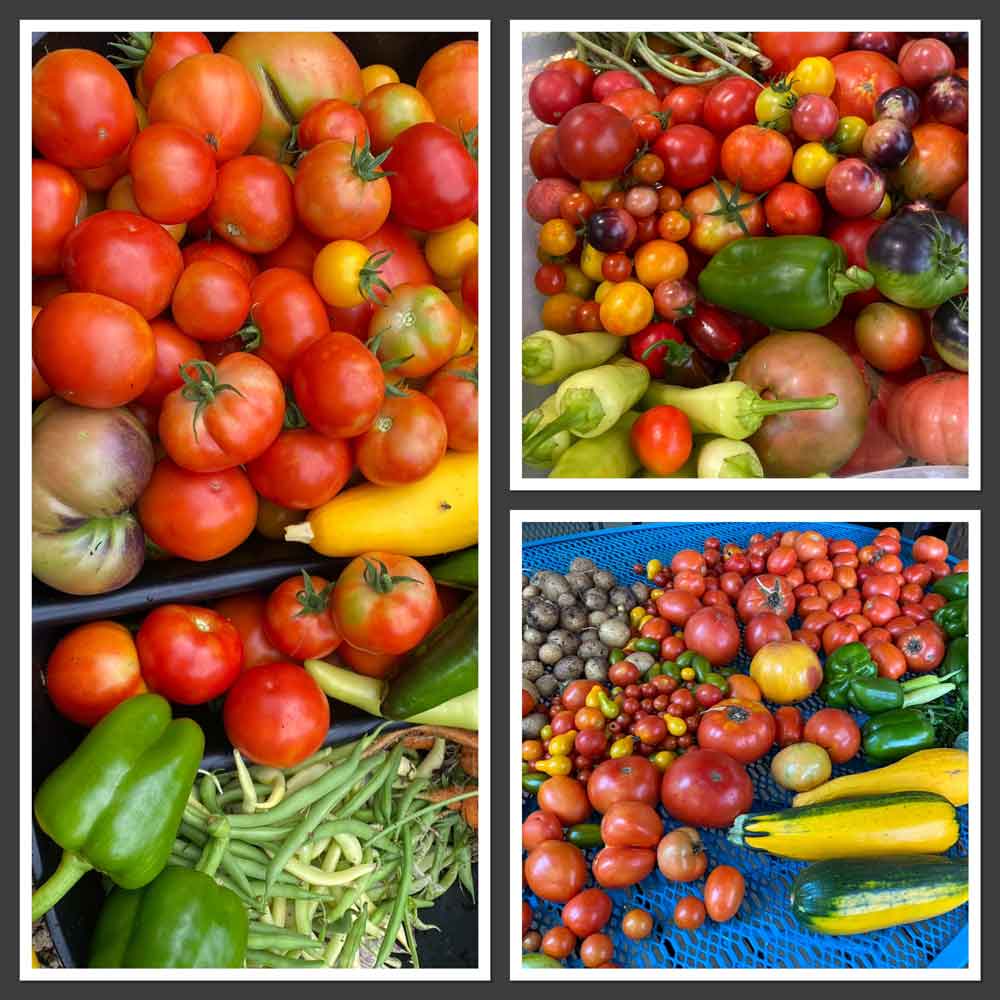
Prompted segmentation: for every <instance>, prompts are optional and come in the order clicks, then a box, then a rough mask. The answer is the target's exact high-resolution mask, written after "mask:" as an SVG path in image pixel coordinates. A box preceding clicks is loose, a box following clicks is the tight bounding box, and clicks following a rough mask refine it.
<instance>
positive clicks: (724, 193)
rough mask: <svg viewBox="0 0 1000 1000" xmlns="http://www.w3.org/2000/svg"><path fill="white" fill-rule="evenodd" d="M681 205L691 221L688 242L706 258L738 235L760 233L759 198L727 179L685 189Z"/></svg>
mask: <svg viewBox="0 0 1000 1000" xmlns="http://www.w3.org/2000/svg"><path fill="white" fill-rule="evenodd" d="M683 208H684V212H685V214H686V215H687V216H688V218H689V219H690V222H691V233H690V235H689V237H688V242H689V243H690V244H691V246H693V247H694V248H695V249H696V250H700V251H701V252H702V253H703V254H705V255H707V256H709V257H710V256H712V255H713V254H716V253H718V252H719V251H720V250H721V249H722V248H723V247H725V246H728V245H729V244H730V243H732V242H733V240H738V239H740V237H742V236H761V235H763V233H764V210H763V208H762V207H761V203H760V199H759V198H755V197H754V196H753V195H750V194H746V193H743V192H741V191H740V190H739V189H738V188H737V187H736V186H734V185H733V184H731V183H730V182H729V181H718V180H713V181H712V182H711V183H710V184H704V185H702V186H701V187H699V188H695V190H693V191H690V192H688V194H687V195H686V196H685V198H684V206H683Z"/></svg>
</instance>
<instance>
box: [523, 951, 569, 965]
mask: <svg viewBox="0 0 1000 1000" xmlns="http://www.w3.org/2000/svg"><path fill="white" fill-rule="evenodd" d="M521 968H522V969H564V968H566V967H565V966H564V965H563V964H562V962H560V961H559V960H558V959H555V958H553V957H552V956H551V955H546V954H544V953H543V952H540V951H529V952H526V953H525V954H524V955H522V956H521Z"/></svg>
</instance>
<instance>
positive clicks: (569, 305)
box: [542, 292, 583, 333]
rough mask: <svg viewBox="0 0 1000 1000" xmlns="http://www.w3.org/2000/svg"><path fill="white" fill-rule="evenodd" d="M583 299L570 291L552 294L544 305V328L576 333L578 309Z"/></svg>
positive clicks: (557, 331) (558, 331)
mask: <svg viewBox="0 0 1000 1000" xmlns="http://www.w3.org/2000/svg"><path fill="white" fill-rule="evenodd" d="M581 305H583V299H581V298H580V297H579V296H577V295H570V294H569V293H568V292H557V293H556V294H555V295H550V296H549V297H548V298H547V299H546V300H545V304H544V305H543V306H542V329H544V330H554V331H555V332H556V333H576V311H577V309H579V308H580V306H581Z"/></svg>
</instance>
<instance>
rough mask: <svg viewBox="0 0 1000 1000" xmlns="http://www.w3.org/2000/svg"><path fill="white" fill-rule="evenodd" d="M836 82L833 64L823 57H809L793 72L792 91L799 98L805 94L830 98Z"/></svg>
mask: <svg viewBox="0 0 1000 1000" xmlns="http://www.w3.org/2000/svg"><path fill="white" fill-rule="evenodd" d="M836 82H837V73H836V70H834V68H833V63H832V62H830V60H829V59H826V58H824V57H823V56H807V57H806V58H805V59H803V60H802V61H801V62H800V63H799V64H798V66H796V67H795V69H794V70H792V90H793V91H794V92H795V93H796V94H798V96H799V97H802V96H804V95H805V94H821V95H822V96H823V97H829V96H830V95H831V94H832V93H833V88H834V85H835V84H836Z"/></svg>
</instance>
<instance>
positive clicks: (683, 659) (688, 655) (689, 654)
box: [676, 649, 698, 667]
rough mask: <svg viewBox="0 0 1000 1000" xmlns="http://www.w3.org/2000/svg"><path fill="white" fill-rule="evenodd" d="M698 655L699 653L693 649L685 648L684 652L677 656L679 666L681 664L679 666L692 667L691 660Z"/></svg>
mask: <svg viewBox="0 0 1000 1000" xmlns="http://www.w3.org/2000/svg"><path fill="white" fill-rule="evenodd" d="M697 655H698V654H697V653H696V652H695V651H694V650H693V649H685V650H684V652H683V653H681V655H680V656H678V657H677V660H676V663H677V666H679V667H690V666H691V661H692V660H693V659H694V658H695V657H696V656H697Z"/></svg>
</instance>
